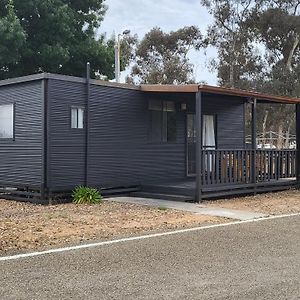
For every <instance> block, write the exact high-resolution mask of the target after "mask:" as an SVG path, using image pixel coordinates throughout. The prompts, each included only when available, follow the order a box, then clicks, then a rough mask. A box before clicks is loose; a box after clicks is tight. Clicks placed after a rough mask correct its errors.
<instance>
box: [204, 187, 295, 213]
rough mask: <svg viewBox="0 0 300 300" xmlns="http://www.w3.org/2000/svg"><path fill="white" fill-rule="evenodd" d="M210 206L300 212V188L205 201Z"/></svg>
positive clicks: (263, 211)
mask: <svg viewBox="0 0 300 300" xmlns="http://www.w3.org/2000/svg"><path fill="white" fill-rule="evenodd" d="M204 204H205V206H208V207H224V208H231V209H239V210H246V211H253V212H260V213H265V214H268V215H281V214H291V213H299V212H300V190H288V191H284V192H277V193H266V194H259V195H256V196H248V197H240V198H232V199H222V200H216V201H209V202H205V203H204Z"/></svg>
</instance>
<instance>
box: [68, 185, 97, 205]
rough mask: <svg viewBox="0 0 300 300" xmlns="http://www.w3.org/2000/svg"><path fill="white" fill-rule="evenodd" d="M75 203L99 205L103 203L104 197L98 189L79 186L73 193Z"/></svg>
mask: <svg viewBox="0 0 300 300" xmlns="http://www.w3.org/2000/svg"><path fill="white" fill-rule="evenodd" d="M72 197H73V203H75V204H98V203H101V202H102V196H101V194H100V192H99V191H98V190H97V189H94V188H91V187H88V186H82V185H81V186H78V187H76V188H75V189H74V191H73V195H72Z"/></svg>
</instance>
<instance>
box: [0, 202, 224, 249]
mask: <svg viewBox="0 0 300 300" xmlns="http://www.w3.org/2000/svg"><path fill="white" fill-rule="evenodd" d="M225 221H226V219H224V218H215V217H209V216H200V215H193V214H191V213H183V212H179V211H174V210H169V209H168V210H164V209H162V208H161V209H159V208H150V207H146V206H139V205H133V204H121V203H113V202H106V201H105V202H104V203H102V204H99V205H75V204H60V205H56V206H41V205H34V204H30V203H20V202H14V201H7V200H0V255H4V254H8V253H9V254H11V253H17V252H24V251H25V250H32V249H39V250H42V249H48V248H52V247H58V246H65V245H72V244H79V243H83V242H89V241H90V242H91V241H97V240H103V239H108V238H115V237H120V236H130V235H134V234H140V233H146V232H153V231H155V232H158V231H163V230H168V229H174V228H185V227H193V226H197V225H203V224H208V223H210V224H211V223H221V222H225Z"/></svg>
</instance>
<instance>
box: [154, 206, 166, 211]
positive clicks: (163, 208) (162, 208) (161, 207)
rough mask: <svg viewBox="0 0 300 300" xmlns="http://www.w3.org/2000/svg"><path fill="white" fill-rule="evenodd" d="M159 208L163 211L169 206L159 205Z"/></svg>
mask: <svg viewBox="0 0 300 300" xmlns="http://www.w3.org/2000/svg"><path fill="white" fill-rule="evenodd" d="M157 209H158V210H161V211H166V210H167V209H168V208H167V207H165V206H159V207H158V208H157Z"/></svg>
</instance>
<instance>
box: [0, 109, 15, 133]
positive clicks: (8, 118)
mask: <svg viewBox="0 0 300 300" xmlns="http://www.w3.org/2000/svg"><path fill="white" fill-rule="evenodd" d="M13 138H14V104H7V105H0V139H13Z"/></svg>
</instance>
